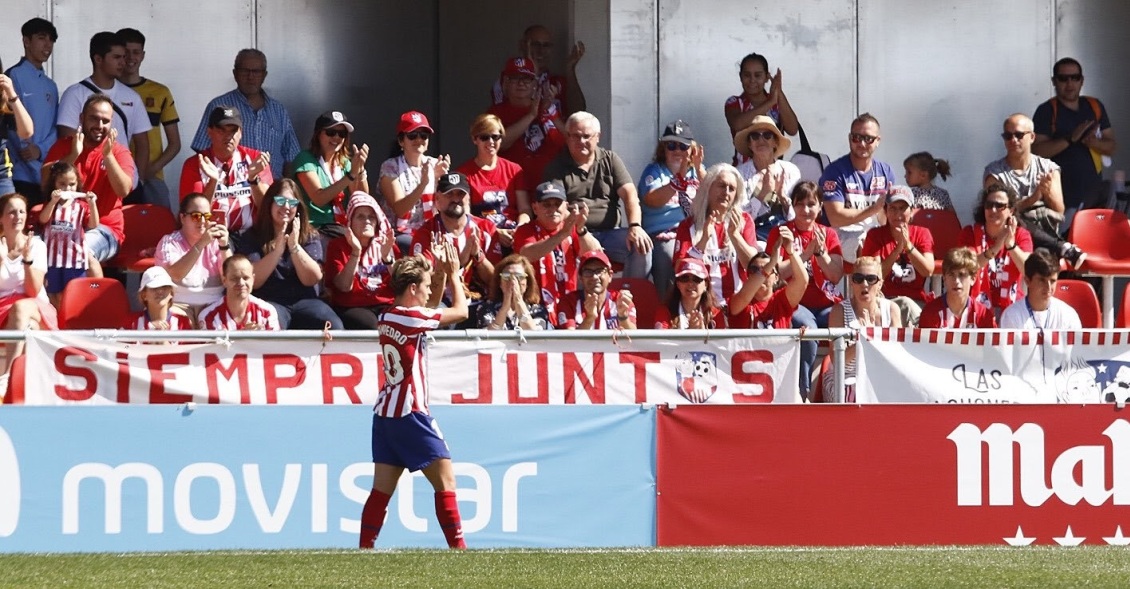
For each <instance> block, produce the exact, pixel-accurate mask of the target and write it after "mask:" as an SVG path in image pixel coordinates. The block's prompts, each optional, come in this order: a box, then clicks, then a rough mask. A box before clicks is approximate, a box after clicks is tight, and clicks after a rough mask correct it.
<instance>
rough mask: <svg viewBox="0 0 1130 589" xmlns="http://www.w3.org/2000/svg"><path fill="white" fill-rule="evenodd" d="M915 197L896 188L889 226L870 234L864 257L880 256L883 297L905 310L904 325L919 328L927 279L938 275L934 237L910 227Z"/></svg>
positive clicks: (891, 198)
mask: <svg viewBox="0 0 1130 589" xmlns="http://www.w3.org/2000/svg"><path fill="white" fill-rule="evenodd" d="M913 206H914V194H913V193H911V192H910V189H909V188H907V187H906V186H894V187H892V188H891V192H890V194H889V195H888V196H887V204H886V207H885V208H884V210H885V211H886V213H887V214H886V216H887V224H886V225H884V226H882V227H877V228H875V229H873V230H871V231H869V232H868V233H867V237H866V238H865V239H864V240H863V248H862V249H861V250H860V254H861V255H864V256H876V257H878V258H879V259H880V260H882V265H883V277H884V278H883V294H884V295H885V296H886V297H887V298H889V299H891V300H892V301H894V302H895V304H897V305H898V306H899V309H901V310H902V324H903V325H906V326H915V325H918V315H919V314H920V313H922V306H923V305H925V304H926V299H927V298H928V297H927V296H926V291H925V289H924V287H925V285H926V277H928V276H930V275H931V274H933V273H934V237H933V235H931V234H930V230H929V229H927V228H925V227H919V226H917V225H911V224H910V217H911V215H913V213H914V211H913V210H912V207H913Z"/></svg>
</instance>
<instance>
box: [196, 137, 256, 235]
mask: <svg viewBox="0 0 1130 589" xmlns="http://www.w3.org/2000/svg"><path fill="white" fill-rule="evenodd" d="M201 155H203V156H204V157H207V158H211V160H212V163H213V164H214V165H215V166H216V169H217V170H219V171H220V181H219V182H218V183H217V184H216V192H215V194H213V195H212V215H213V218H212V220H213V221H216V222H222V223H224V224H225V225H227V227H228V231H230V232H231V233H241V232H243V231H245V230H247V229H250V228H251V225H252V224H254V222H255V200H254V197H253V195H252V192H251V177H250V174H249V173H248V172H249V170H250V169H251V165H252V164H253V163H255V160H256V158H258V157H259V151H258V150H255V149H251V148H250V147H244V146H242V145H240V146H238V147H236V150H235V153H233V154H232V157H231V159H230V160H228V161H226V162H224V161H220V160H219V159H217V158H216V156H215V154H214V153H213V151H212V148H210V147H209V148H208V149H205V150H204V151H202V152H201ZM258 180H259V182H260V183H265V184H271V183H272V182H274V178H273V177H272V176H271V169H270V168H267V169H265V170H263V171H262V172H259V177H258ZM208 182H209V179H208V176H207V174H205V173H204V171H203V170H201V169H200V164H199V162H197V160H196V158H195V157H190V158H188V159H187V160H185V162H184V167H183V168H182V169H181V180H180V197H181V200H183V199H184V197H185V196H187V195H188V194H190V193H193V192H204V187H205V186H207V185H208Z"/></svg>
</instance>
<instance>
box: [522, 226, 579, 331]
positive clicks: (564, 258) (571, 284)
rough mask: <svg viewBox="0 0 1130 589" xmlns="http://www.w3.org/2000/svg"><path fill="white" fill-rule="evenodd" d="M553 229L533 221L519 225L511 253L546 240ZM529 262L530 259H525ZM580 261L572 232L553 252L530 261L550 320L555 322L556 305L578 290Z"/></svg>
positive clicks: (576, 239) (575, 238) (576, 242)
mask: <svg viewBox="0 0 1130 589" xmlns="http://www.w3.org/2000/svg"><path fill="white" fill-rule="evenodd" d="M554 233H556V230H553V229H546V228H545V227H542V226H541V224H540V223H538V222H536V221H534V222H530V223H526V224H524V225H519V226H518V228H517V229H515V230H514V244H513V245H514V251H515V252H517V253H522V248H524V247H526V246H527V245H530V244H531V243H538V242H542V241H545V240H547V239H549V238H550V237H551V236H553V234H554ZM526 258H527V259H529V256H526ZM580 258H581V237H580V236H579V235H577V230H576V229H573V230H572V233H570V234H569V237H566V238H565V239H564V240H563V241H562V242H561V243H559V244H557V247H555V248H553V251H551V252H550V253H548V254H546V255H544V256H542V258H541V259H540V260H532V259H531V260H530V262H531V263H532V264H533V266H534V271H535V272H537V275H538V286H540V287H541V303H542V304H543V305H545V310H546V311H547V312H548V313H549V317H550V320H551V321H554V322H556V321H557V302H558V301H560V300H561V298H562V297H564V296H565V295H566V294H568V293H570V292H572V291H574V290H577V260H579V259H580Z"/></svg>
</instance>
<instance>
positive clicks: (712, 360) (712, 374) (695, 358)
mask: <svg viewBox="0 0 1130 589" xmlns="http://www.w3.org/2000/svg"><path fill="white" fill-rule="evenodd" d="M675 362H676V363H675V380H676V384H677V389H678V391H679V394H680V395H682V396H683V398H685V399H686V400H688V401H690V402H691V403H705V402H706V400H707V399H709V398H710V397H711V396H712V395H713V394H714V392H715V391H716V390H718V362H717V355H715V354H714V353H712V352H679V353H678V354H676V355H675Z"/></svg>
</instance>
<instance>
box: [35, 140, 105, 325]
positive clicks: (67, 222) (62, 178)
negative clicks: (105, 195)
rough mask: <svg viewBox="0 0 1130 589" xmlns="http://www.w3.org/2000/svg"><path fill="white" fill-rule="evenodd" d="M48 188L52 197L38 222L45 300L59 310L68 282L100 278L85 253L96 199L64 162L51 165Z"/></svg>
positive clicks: (97, 268) (99, 270) (94, 224)
mask: <svg viewBox="0 0 1130 589" xmlns="http://www.w3.org/2000/svg"><path fill="white" fill-rule="evenodd" d="M47 185H48V187H50V188H51V189H52V190H51V197H50V198H49V199H48V201H47V203H46V204H44V206H43V209H42V210H40V211H39V219H38V221H39V224H40V225H41V226H43V238H44V241H46V242H47V296H48V297H49V298H50V299H51V303H52V304H54V305H56V306H58V304H59V295H60V294H61V293H62V292H63V289H64V288H66V286H67V283H68V282H70V281H71V280H73V279H75V278H78V277H80V276H84V275H88V274H89V275H90V276H93V277H98V278H100V277H101V276H102V266H101V264H99V263H98V260H95V259H94V258H93V257H91V256H90V255H89V254H88V253H87V251H86V232H87V231H89V230H92V229H94V228H96V227H98V207H95V206H90V203H92V202H94V201H95V200H97V198H98V195H96V194H94V193H93V192H86V191H84V190H83V189H82V182H81V181H80V179H79V177H78V170H76V169H75V167H74V166H72V165H71V164H68V163H67V162H55V163H54V164H51V167H50V171H49V172H48V176H47Z"/></svg>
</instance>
